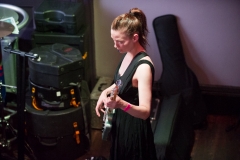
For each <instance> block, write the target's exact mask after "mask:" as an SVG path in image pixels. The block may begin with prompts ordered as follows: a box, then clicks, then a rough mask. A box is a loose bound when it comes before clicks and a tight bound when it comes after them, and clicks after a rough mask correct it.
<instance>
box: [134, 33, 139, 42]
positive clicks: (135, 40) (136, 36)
mask: <svg viewBox="0 0 240 160" xmlns="http://www.w3.org/2000/svg"><path fill="white" fill-rule="evenodd" d="M138 39H139V37H138V34H137V33H135V34H134V35H133V41H134V42H137V41H138Z"/></svg>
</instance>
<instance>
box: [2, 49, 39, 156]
mask: <svg viewBox="0 0 240 160" xmlns="http://www.w3.org/2000/svg"><path fill="white" fill-rule="evenodd" d="M4 51H5V52H7V53H13V54H16V55H17V115H18V132H17V140H18V160H24V150H25V147H24V145H25V143H24V142H25V141H24V139H25V135H24V134H25V133H24V129H25V124H24V123H25V114H24V109H25V86H26V85H25V72H26V69H25V57H28V58H33V59H37V60H39V56H38V54H33V53H26V52H22V51H19V50H14V49H12V48H11V46H7V47H5V48H4Z"/></svg>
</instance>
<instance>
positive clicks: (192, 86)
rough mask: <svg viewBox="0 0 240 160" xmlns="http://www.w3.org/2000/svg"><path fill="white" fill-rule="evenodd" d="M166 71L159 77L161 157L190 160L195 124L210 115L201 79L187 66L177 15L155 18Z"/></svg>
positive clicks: (157, 138)
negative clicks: (204, 99) (200, 82)
mask: <svg viewBox="0 0 240 160" xmlns="http://www.w3.org/2000/svg"><path fill="white" fill-rule="evenodd" d="M153 28H154V31H155V35H156V40H157V44H158V48H159V51H160V56H161V59H162V65H163V72H162V75H161V78H160V80H159V88H160V90H159V92H160V96H161V105H160V111H159V112H160V113H159V116H158V120H157V125H156V129H155V132H154V137H155V144H156V150H157V154H158V155H157V156H158V159H159V160H165V159H167V160H172V159H173V160H178V159H179V160H182V159H184V160H188V159H190V154H191V149H192V146H193V142H194V130H193V128H194V126H195V125H197V124H200V123H202V122H203V121H204V120H205V118H206V115H207V112H206V107H205V103H204V101H203V100H202V95H201V91H200V88H199V82H198V80H197V77H196V76H195V74H194V73H193V71H192V70H191V69H190V68H189V67H188V66H187V64H186V61H185V57H184V53H183V48H182V44H181V39H180V36H179V31H178V26H177V18H176V17H175V16H174V15H164V16H159V17H157V18H155V19H154V20H153Z"/></svg>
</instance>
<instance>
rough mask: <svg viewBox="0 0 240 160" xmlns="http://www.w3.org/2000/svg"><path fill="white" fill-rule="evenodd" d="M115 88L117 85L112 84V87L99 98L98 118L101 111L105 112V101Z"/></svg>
mask: <svg viewBox="0 0 240 160" xmlns="http://www.w3.org/2000/svg"><path fill="white" fill-rule="evenodd" d="M114 87H115V84H112V85H111V86H110V87H108V88H106V89H105V90H103V91H102V93H101V95H100V96H99V98H98V101H97V105H96V107H95V111H96V114H97V116H98V117H100V112H99V111H100V110H101V111H102V112H104V110H103V107H104V99H106V98H107V94H108V93H110V92H111V90H112V89H113V88H114Z"/></svg>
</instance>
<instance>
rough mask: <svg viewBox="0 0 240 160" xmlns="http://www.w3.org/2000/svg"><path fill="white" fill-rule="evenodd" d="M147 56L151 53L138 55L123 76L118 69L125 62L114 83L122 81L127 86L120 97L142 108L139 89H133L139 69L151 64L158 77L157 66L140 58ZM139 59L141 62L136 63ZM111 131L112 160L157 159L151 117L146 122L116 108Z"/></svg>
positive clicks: (122, 89)
mask: <svg viewBox="0 0 240 160" xmlns="http://www.w3.org/2000/svg"><path fill="white" fill-rule="evenodd" d="M145 56H147V54H146V53H144V52H140V53H139V54H138V55H136V56H135V58H134V60H132V62H131V64H130V65H129V67H128V69H127V70H126V71H125V73H124V74H123V75H122V76H121V77H120V76H119V74H118V73H119V72H118V70H119V67H120V65H121V63H122V61H121V62H120V64H119V66H118V68H117V70H116V74H115V77H114V81H116V80H118V79H121V81H122V84H123V85H122V86H121V87H120V89H119V94H118V95H119V96H120V97H121V98H122V99H124V100H126V101H127V102H129V103H131V104H134V105H139V100H138V88H136V87H133V86H132V83H131V80H132V77H133V75H134V73H135V71H136V69H137V67H138V66H139V65H140V64H142V63H147V64H149V65H150V67H151V70H152V75H153V77H154V67H153V65H152V64H151V62H149V61H147V60H140V61H139V59H140V58H142V57H145ZM137 58H138V60H136V59H137ZM130 66H131V67H130ZM143 74H144V73H143ZM153 80H154V78H153ZM111 132H112V146H111V149H110V160H156V159H157V158H156V150H155V145H154V137H153V133H152V129H151V124H150V118H148V119H146V120H143V119H140V118H136V117H133V116H131V115H130V114H128V113H127V112H124V111H122V110H121V109H116V110H115V114H114V115H113V120H112V131H111Z"/></svg>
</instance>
